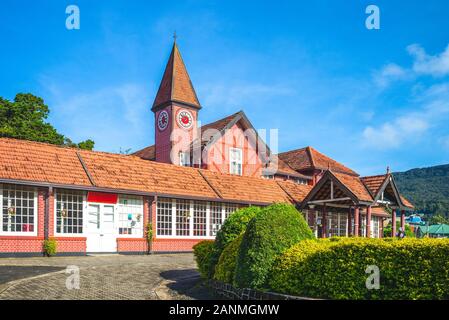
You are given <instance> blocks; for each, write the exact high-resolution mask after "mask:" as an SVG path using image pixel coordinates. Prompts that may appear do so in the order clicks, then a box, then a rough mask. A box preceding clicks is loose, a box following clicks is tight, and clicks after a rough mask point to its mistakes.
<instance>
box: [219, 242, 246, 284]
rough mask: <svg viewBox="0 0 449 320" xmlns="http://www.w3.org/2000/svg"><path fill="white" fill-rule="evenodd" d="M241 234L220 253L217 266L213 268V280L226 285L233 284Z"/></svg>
mask: <svg viewBox="0 0 449 320" xmlns="http://www.w3.org/2000/svg"><path fill="white" fill-rule="evenodd" d="M242 239H243V234H241V235H240V236H238V237H237V238H235V239H234V241H232V242H231V243H230V244H228V245H227V246H226V248H225V249H224V250H223V252H222V253H221V256H220V259H219V260H218V263H217V266H216V267H215V274H214V279H215V280H219V281H223V282H226V283H231V284H232V283H233V281H234V273H235V264H236V262H237V257H238V254H239V248H240V244H241V243H242Z"/></svg>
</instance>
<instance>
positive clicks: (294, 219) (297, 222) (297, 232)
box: [234, 204, 315, 289]
mask: <svg viewBox="0 0 449 320" xmlns="http://www.w3.org/2000/svg"><path fill="white" fill-rule="evenodd" d="M314 238H315V237H314V235H313V233H312V230H310V228H309V226H308V225H307V223H306V221H305V220H304V218H303V217H302V215H301V214H300V213H299V212H298V211H297V210H296V209H295V207H294V206H292V205H288V204H273V205H271V206H269V207H266V208H264V209H262V210H261V211H260V212H259V213H258V214H257V216H255V217H254V218H253V219H252V220H251V221H250V222H249V224H248V227H247V228H246V231H245V234H244V236H243V239H242V244H241V246H240V250H239V255H238V259H237V265H236V269H235V270H236V271H235V272H236V273H235V281H234V284H235V285H236V286H238V287H241V288H243V287H250V288H255V289H264V288H265V283H266V280H267V279H266V278H267V275H268V273H269V271H270V269H271V267H272V264H273V262H274V260H275V259H276V257H277V256H278V255H280V254H281V253H282V252H283V251H284V250H286V249H288V248H289V247H291V246H292V245H294V244H296V243H298V242H299V241H301V240H304V239H314Z"/></svg>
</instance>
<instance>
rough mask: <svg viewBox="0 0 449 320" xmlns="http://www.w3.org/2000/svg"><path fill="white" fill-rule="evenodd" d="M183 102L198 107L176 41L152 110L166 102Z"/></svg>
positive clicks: (198, 104)
mask: <svg viewBox="0 0 449 320" xmlns="http://www.w3.org/2000/svg"><path fill="white" fill-rule="evenodd" d="M173 101H175V102H183V103H186V104H188V105H191V106H194V107H197V108H200V107H201V106H200V103H199V101H198V98H197V96H196V92H195V89H194V88H193V85H192V82H191V81H190V77H189V74H188V73H187V69H186V66H185V65H184V62H183V60H182V57H181V53H180V52H179V49H178V46H177V44H176V43H174V44H173V49H172V51H171V53H170V58H169V59H168V62H167V66H166V67H165V71H164V75H163V76H162V81H161V84H160V86H159V89H158V92H157V94H156V98H155V99H154V103H153V110H154V109H155V108H157V107H159V106H161V105H163V104H165V103H168V102H173Z"/></svg>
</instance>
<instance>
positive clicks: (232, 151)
mask: <svg viewBox="0 0 449 320" xmlns="http://www.w3.org/2000/svg"><path fill="white" fill-rule="evenodd" d="M235 151H237V152H238V154H240V157H239V159H233V157H232V154H234V152H235ZM233 163H235V164H236V166H237V168H238V165H240V173H239V172H233V171H234V170H233ZM229 173H230V174H235V175H238V176H241V175H243V151H242V149H240V148H229Z"/></svg>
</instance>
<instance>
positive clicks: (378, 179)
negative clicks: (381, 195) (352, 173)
mask: <svg viewBox="0 0 449 320" xmlns="http://www.w3.org/2000/svg"><path fill="white" fill-rule="evenodd" d="M360 179H362V181H363V183H364V184H365V185H366V187H367V188H368V189H369V190H370V191H371V193H372V195H373V196H376V195H377V193H378V192H379V190H380V187H381V186H382V185H383V184H384V182H385V179H387V175H386V174H381V175H377V176H367V177H361V178H360Z"/></svg>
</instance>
